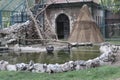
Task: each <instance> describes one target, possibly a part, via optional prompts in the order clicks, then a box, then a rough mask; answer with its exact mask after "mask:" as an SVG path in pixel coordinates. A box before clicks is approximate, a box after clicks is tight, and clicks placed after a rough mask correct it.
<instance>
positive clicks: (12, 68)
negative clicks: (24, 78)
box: [6, 64, 17, 71]
mask: <svg viewBox="0 0 120 80" xmlns="http://www.w3.org/2000/svg"><path fill="white" fill-rule="evenodd" d="M6 69H7V70H8V71H17V68H16V65H11V64H8V65H7V66H6Z"/></svg>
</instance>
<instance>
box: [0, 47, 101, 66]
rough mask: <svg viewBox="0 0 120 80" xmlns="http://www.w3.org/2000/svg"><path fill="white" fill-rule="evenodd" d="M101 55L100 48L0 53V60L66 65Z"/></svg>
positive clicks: (12, 62)
mask: <svg viewBox="0 0 120 80" xmlns="http://www.w3.org/2000/svg"><path fill="white" fill-rule="evenodd" d="M99 55H100V52H99V47H98V46H93V47H78V48H73V49H71V50H70V51H68V50H59V51H54V52H53V54H47V53H45V52H44V53H14V52H10V53H0V60H6V61H9V62H10V63H11V64H14V63H21V62H24V63H28V62H29V61H30V60H33V61H34V62H35V63H64V62H66V61H70V60H74V61H75V60H88V59H93V58H95V57H97V56H99Z"/></svg>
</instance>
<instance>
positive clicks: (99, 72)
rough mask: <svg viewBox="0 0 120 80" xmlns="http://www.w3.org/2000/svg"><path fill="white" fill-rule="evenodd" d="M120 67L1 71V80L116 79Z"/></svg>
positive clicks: (119, 73) (119, 72)
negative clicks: (55, 70)
mask: <svg viewBox="0 0 120 80" xmlns="http://www.w3.org/2000/svg"><path fill="white" fill-rule="evenodd" d="M119 75H120V67H107V66H106V67H100V68H93V69H87V70H80V71H70V72H64V73H55V74H48V73H31V72H8V71H1V72H0V80H114V79H117V78H120V76H119Z"/></svg>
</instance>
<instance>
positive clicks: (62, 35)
mask: <svg viewBox="0 0 120 80" xmlns="http://www.w3.org/2000/svg"><path fill="white" fill-rule="evenodd" d="M56 33H57V36H58V39H67V38H68V37H69V34H70V24H69V18H68V16H66V15H65V14H60V15H59V16H58V17H57V18H56Z"/></svg>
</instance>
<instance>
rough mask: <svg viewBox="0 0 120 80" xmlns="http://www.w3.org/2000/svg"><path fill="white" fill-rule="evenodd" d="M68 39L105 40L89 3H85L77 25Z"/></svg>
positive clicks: (73, 41)
mask: <svg viewBox="0 0 120 80" xmlns="http://www.w3.org/2000/svg"><path fill="white" fill-rule="evenodd" d="M68 41H69V42H71V43H86V42H91V43H100V42H103V41H104V39H103V37H102V35H101V32H100V29H99V27H98V25H97V24H96V22H95V21H94V20H93V18H92V15H91V12H90V10H89V7H88V6H87V5H83V7H82V8H81V9H80V14H79V16H78V19H77V22H76V25H75V26H74V27H73V30H72V32H71V35H70V36H69V38H68Z"/></svg>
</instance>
